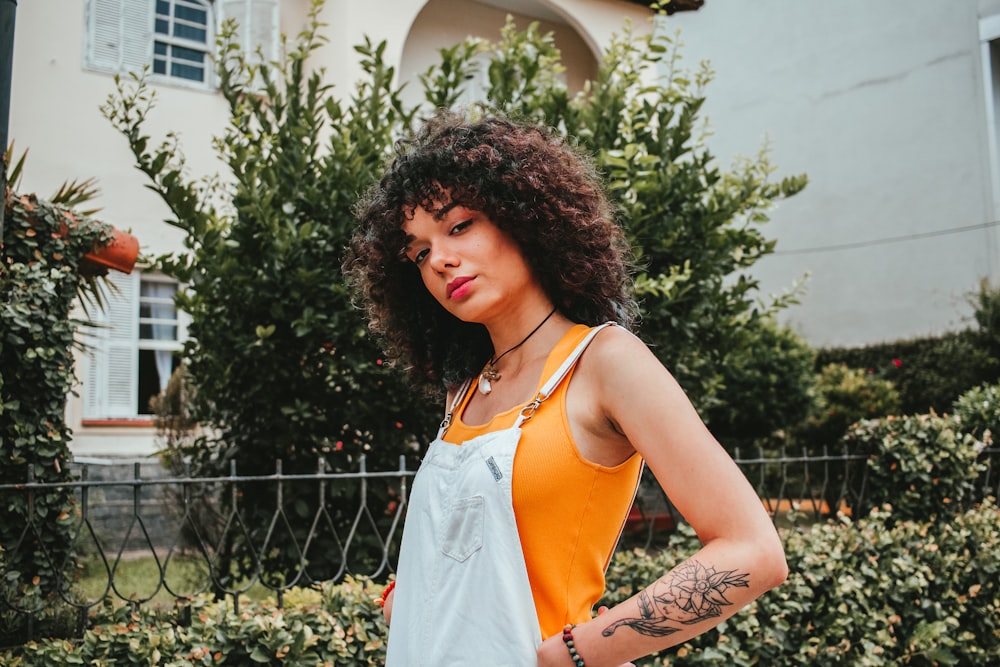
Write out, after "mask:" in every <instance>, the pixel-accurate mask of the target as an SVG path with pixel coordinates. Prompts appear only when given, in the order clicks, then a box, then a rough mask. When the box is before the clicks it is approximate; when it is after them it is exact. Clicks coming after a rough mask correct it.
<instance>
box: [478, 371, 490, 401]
mask: <svg viewBox="0 0 1000 667" xmlns="http://www.w3.org/2000/svg"><path fill="white" fill-rule="evenodd" d="M478 388H479V393H480V394H482V395H483V396H486V395H487V394H489V393H490V392H491V391H493V385H492V384H490V381H489V379H488V378H487V377H486V373H483V374H482V375H480V376H479V387H478Z"/></svg>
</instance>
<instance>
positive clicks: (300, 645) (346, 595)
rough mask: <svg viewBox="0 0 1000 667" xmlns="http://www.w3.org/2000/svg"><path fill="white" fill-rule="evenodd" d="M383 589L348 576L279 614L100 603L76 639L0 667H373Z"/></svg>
mask: <svg viewBox="0 0 1000 667" xmlns="http://www.w3.org/2000/svg"><path fill="white" fill-rule="evenodd" d="M381 589H382V587H381V586H378V585H375V586H373V585H372V583H371V582H370V581H368V580H364V579H352V578H350V577H348V578H347V579H346V580H345V581H344V582H343V583H342V584H339V585H324V586H323V587H321V588H320V589H319V590H310V589H299V590H296V591H294V592H290V593H289V595H288V597H287V599H286V604H287V606H286V608H284V609H278V608H276V607H275V606H274V605H273V603H269V602H264V603H257V604H250V603H249V602H248V601H246V600H245V599H243V600H241V608H242V610H241V611H235V610H234V609H232V608H231V607H230V606H229V604H227V603H226V602H219V601H215V600H212V599H210V598H209V597H207V596H199V597H197V598H195V599H193V600H191V601H190V602H188V603H179V604H180V606H179V607H178V608H177V609H166V610H162V609H155V608H152V609H147V608H143V609H140V610H133V609H132V608H131V607H130V606H120V607H115V606H112V605H105V606H103V607H101V608H100V609H98V610H96V612H95V613H94V617H93V618H92V625H93V627H92V628H91V629H90V630H88V631H87V632H86V633H85V634H84V636H83V639H82V640H80V641H79V642H69V641H64V640H48V641H41V642H29V643H28V644H26V645H24V646H23V647H21V648H20V649H19V650H17V651H15V652H12V653H11V654H10V655H9V656H8V657H7V661H5V662H3V664H6V665H9V667H28V666H29V665H31V666H32V667H57V666H62V665H67V664H102V665H105V664H107V665H110V664H130V665H140V664H141V665H163V666H165V667H174V666H177V667H179V666H181V665H229V666H234V667H235V666H239V667H243V666H245V665H288V664H291V665H304V666H310V665H329V666H331V667H333V666H335V665H341V666H345V667H346V666H350V667H356V666H358V665H370V666H372V667H375V666H377V665H382V664H383V663H384V662H385V638H386V636H387V629H386V626H385V621H384V620H383V619H382V610H381V609H380V608H379V607H377V606H375V604H374V603H373V602H372V600H373V599H374V598H375V597H377V596H378V594H379V593H381ZM0 657H3V656H2V654H0Z"/></svg>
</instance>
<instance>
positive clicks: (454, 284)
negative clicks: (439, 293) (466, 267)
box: [445, 276, 473, 299]
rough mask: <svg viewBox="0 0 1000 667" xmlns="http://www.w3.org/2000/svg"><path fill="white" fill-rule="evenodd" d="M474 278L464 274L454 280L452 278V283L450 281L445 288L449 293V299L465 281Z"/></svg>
mask: <svg viewBox="0 0 1000 667" xmlns="http://www.w3.org/2000/svg"><path fill="white" fill-rule="evenodd" d="M472 280H473V279H472V278H470V277H469V276H462V277H460V278H455V279H454V280H452V281H451V282H450V283H448V286H447V287H446V288H445V289H446V291H447V293H448V298H449V299H450V298H451V295H452V294H453V293H454V292H455V290H457V289H458V288H459V287H461V286H462V285H464V284H465V283H467V282H471V281H472Z"/></svg>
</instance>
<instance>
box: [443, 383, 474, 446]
mask: <svg viewBox="0 0 1000 667" xmlns="http://www.w3.org/2000/svg"><path fill="white" fill-rule="evenodd" d="M471 386H472V378H468V379H467V380H466V381H465V382H463V383H462V386H461V387H459V389H458V391H456V392H455V398H453V399H452V401H451V405H449V406H448V413H447V414H446V415H445V416H444V419H442V420H441V426H439V427H438V434H437V439H438V440H441V439H442V438H444V434H445V431H447V430H448V427H449V426H451V416H452V415H453V414H455V408H457V407H458V404H459V403H461V402H462V399H463V398H465V394H466V393H468V391H469V388H470V387H471Z"/></svg>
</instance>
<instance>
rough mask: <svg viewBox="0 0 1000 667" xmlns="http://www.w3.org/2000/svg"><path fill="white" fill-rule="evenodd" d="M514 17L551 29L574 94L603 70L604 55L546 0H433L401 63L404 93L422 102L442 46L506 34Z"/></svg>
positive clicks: (415, 28)
mask: <svg viewBox="0 0 1000 667" xmlns="http://www.w3.org/2000/svg"><path fill="white" fill-rule="evenodd" d="M508 15H509V16H511V17H512V18H513V20H514V23H515V25H516V26H517V27H518V29H521V30H523V29H525V28H527V27H528V25H530V24H531V23H533V22H537V23H538V24H539V29H540V30H541V31H542V32H545V33H547V32H551V33H552V36H553V39H554V41H555V44H556V46H557V47H558V48H559V50H560V52H561V53H562V64H563V66H564V67H565V68H566V71H565V73H564V76H565V81H566V85H567V87H568V88H569V90H570V93H574V92H576V91H579V90H581V89H582V88H583V85H584V83H585V82H586V81H588V80H591V79H593V78H594V77H595V76H596V74H597V66H598V54H597V53H595V51H594V49H593V48H592V47H591V45H590V44H591V42H590V40H588V39H586V38H585V36H583V35H581V34H580V32H578V31H577V29H576V28H575V27H573V25H571V22H570V20H568V19H570V18H572V17H566V16H564V15H563V14H562V12H561V10H559V9H558V8H555V7H554V6H552V5H550V4H548V3H547V2H545V1H544V0H428V2H427V4H425V5H424V8H423V9H422V10H421V11H420V13H419V14H418V15H417V18H416V20H414V22H413V25H412V26H411V27H410V31H409V34H408V35H407V37H406V44H405V46H404V47H403V53H402V57H401V61H400V64H399V69H398V72H399V81H401V82H407V88H406V90H405V91H404V98H405V99H406V101H407V102H409V103H416V102H419V101H421V94H422V91H421V87H420V84H419V78H418V77H419V75H420V74H422V73H423V72H425V71H426V70H427V68H428V67H430V66H431V65H433V64H434V63H437V62H439V60H440V57H439V55H438V50H439V49H441V48H446V47H449V46H452V45H454V44H457V43H459V42H461V41H463V40H464V39H466V38H467V37H480V38H482V39H486V40H489V41H496V40H497V39H499V38H500V29H501V28H502V27H503V25H504V23H505V22H506V20H507V16H508Z"/></svg>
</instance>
